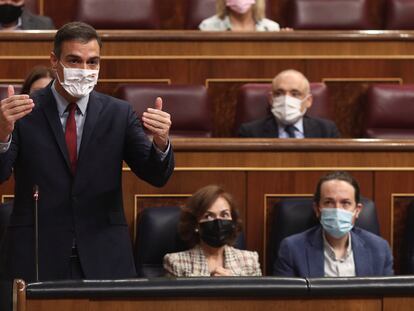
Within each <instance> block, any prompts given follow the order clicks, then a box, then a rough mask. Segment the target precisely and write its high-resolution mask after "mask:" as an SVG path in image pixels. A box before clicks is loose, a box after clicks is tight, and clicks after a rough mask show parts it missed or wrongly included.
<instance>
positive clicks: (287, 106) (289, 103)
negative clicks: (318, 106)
mask: <svg viewBox="0 0 414 311" xmlns="http://www.w3.org/2000/svg"><path fill="white" fill-rule="evenodd" d="M307 98H308V97H307V96H306V97H305V98H304V99H302V100H301V99H298V98H295V97H292V96H289V95H284V96H283V95H282V96H277V97H273V103H272V113H273V115H274V116H275V118H276V120H277V121H278V122H280V123H281V124H284V125H290V124H295V123H296V122H297V121H298V120H299V119H300V118H302V117H303V115H304V114H305V113H306V109H304V110H303V112H302V111H301V108H302V103H303V102H304V101H305V100H306V99H307Z"/></svg>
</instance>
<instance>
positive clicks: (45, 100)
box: [39, 84, 71, 170]
mask: <svg viewBox="0 0 414 311" xmlns="http://www.w3.org/2000/svg"><path fill="white" fill-rule="evenodd" d="M50 85H51V84H49V87H48V89H47V91H45V92H44V93H43V94H42V96H41V97H40V98H39V103H40V105H41V107H42V109H43V111H44V113H45V115H46V119H47V120H48V122H49V125H50V127H51V128H52V132H53V136H54V137H55V139H56V142H57V144H58V146H59V149H60V151H61V152H62V155H63V157H64V159H65V161H66V164H67V166H68V169H69V170H70V169H71V166H70V162H69V155H68V149H67V147H66V141H65V135H64V133H63V128H62V123H61V122H60V118H59V112H58V110H57V104H56V100H55V98H54V97H53V93H52V91H51V89H50Z"/></svg>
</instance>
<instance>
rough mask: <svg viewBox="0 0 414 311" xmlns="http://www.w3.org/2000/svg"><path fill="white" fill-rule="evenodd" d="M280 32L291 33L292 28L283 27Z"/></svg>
mask: <svg viewBox="0 0 414 311" xmlns="http://www.w3.org/2000/svg"><path fill="white" fill-rule="evenodd" d="M280 31H283V32H289V31H293V28H289V27H283V28H281V29H280Z"/></svg>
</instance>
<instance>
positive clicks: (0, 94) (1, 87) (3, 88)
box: [0, 84, 22, 100]
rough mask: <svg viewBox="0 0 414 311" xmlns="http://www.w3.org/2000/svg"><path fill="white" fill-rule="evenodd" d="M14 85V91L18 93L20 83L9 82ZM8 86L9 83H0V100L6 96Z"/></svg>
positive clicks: (20, 87)
mask: <svg viewBox="0 0 414 311" xmlns="http://www.w3.org/2000/svg"><path fill="white" fill-rule="evenodd" d="M11 85H13V87H14V93H15V94H20V91H21V89H22V86H21V84H11ZM8 87H9V84H0V100H3V99H5V98H7V96H8V94H7V88H8Z"/></svg>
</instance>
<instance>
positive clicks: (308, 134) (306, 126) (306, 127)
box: [303, 116, 317, 138]
mask: <svg viewBox="0 0 414 311" xmlns="http://www.w3.org/2000/svg"><path fill="white" fill-rule="evenodd" d="M315 131H317V129H315V126H314V124H313V122H312V121H311V120H310V119H309V118H307V117H306V116H304V117H303V134H304V136H305V138H315V136H317V135H316V134H317V133H315Z"/></svg>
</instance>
